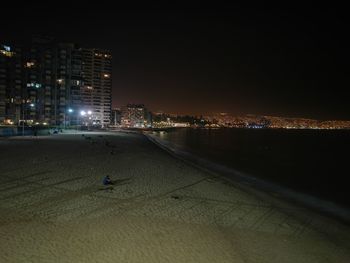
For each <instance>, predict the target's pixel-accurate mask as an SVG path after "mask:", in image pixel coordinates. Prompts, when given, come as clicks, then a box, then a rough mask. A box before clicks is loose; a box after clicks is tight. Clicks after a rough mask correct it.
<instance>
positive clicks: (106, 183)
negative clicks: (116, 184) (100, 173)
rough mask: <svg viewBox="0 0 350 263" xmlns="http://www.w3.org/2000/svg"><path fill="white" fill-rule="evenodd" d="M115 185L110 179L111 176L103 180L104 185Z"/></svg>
mask: <svg viewBox="0 0 350 263" xmlns="http://www.w3.org/2000/svg"><path fill="white" fill-rule="evenodd" d="M111 184H113V182H112V180H111V178H109V175H107V176H105V178H103V185H111Z"/></svg>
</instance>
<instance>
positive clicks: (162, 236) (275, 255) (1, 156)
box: [0, 132, 350, 263]
mask: <svg viewBox="0 0 350 263" xmlns="http://www.w3.org/2000/svg"><path fill="white" fill-rule="evenodd" d="M0 147H1V151H0V166H1V168H2V169H1V173H0V175H1V176H0V250H1V251H2V253H0V261H1V262H26V261H28V258H30V259H31V260H32V261H33V262H34V261H35V262H56V261H59V262H90V261H94V262H104V263H105V262H111V263H112V262H116V261H117V262H135V263H136V262H142V263H148V262H149V263H153V262H174V263H175V262H176V263H177V262H184V263H185V262H186V263H189V262H201V263H214V262H220V263H222V262H227V263H228V262H247V263H279V262H283V263H295V262H300V263H323V262H339V263H347V262H349V260H350V247H349V244H350V242H349V240H350V235H349V233H350V229H349V227H347V226H345V225H343V224H340V223H338V222H336V221H334V220H331V219H329V218H326V217H322V216H319V215H316V214H314V213H311V212H310V211H308V210H306V209H302V208H300V207H296V206H292V205H289V204H287V203H286V202H284V201H279V203H277V202H275V203H274V202H273V201H271V200H270V199H271V198H270V199H269V198H265V197H263V196H257V195H254V194H252V192H251V191H244V189H243V188H244V187H243V188H242V187H240V186H239V185H237V184H233V183H230V182H229V181H228V180H224V178H223V177H219V176H217V175H215V174H213V173H212V172H210V171H204V170H203V169H199V167H195V166H194V165H193V164H189V163H186V162H185V161H183V160H179V159H178V158H174V156H172V155H170V154H169V153H167V152H165V151H164V150H163V149H161V148H160V147H159V146H157V145H155V144H154V143H152V142H150V141H149V139H147V138H146V137H145V136H144V135H142V134H140V133H123V132H82V133H78V134H76V133H72V134H68V133H66V134H58V135H55V136H40V137H38V138H31V137H25V138H11V139H9V140H6V142H5V141H1V142H0ZM105 175H110V177H111V179H112V181H113V182H114V185H113V186H112V187H104V186H103V185H102V179H103V177H104V176H105ZM243 186H244V185H243ZM276 200H277V201H278V199H276ZM294 215H296V217H295V216H294ZM297 215H304V216H305V218H302V219H301V218H298V217H297ZM18 248H21V249H18Z"/></svg>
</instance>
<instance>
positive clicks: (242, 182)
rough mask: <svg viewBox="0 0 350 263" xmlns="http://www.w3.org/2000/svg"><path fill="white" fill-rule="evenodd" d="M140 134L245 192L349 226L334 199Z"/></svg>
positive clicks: (348, 213)
mask: <svg viewBox="0 0 350 263" xmlns="http://www.w3.org/2000/svg"><path fill="white" fill-rule="evenodd" d="M143 134H144V135H145V137H146V138H147V139H148V140H150V141H151V142H152V143H154V144H156V145H157V146H158V147H160V148H161V149H163V150H164V151H166V152H168V153H169V154H170V155H172V156H173V157H175V158H178V159H180V160H182V161H184V162H186V163H187V164H189V165H193V166H194V167H196V168H198V169H200V170H203V171H206V172H210V173H213V174H215V175H216V176H218V177H220V178H222V179H225V180H228V181H230V182H231V183H233V184H236V185H238V186H239V187H240V188H242V189H243V190H245V191H247V192H250V193H252V194H255V195H258V196H259V195H262V196H264V197H265V198H269V199H272V201H273V200H276V198H277V197H281V198H282V199H284V200H282V201H285V202H288V203H291V204H292V205H297V206H302V207H305V208H309V209H312V210H313V211H314V212H316V213H319V214H320V215H324V216H329V217H331V218H333V219H336V220H339V221H341V222H343V223H345V224H347V225H350V210H349V209H346V208H345V207H343V206H340V205H338V204H336V203H334V202H331V201H328V200H323V199H320V198H318V197H314V196H311V195H307V194H304V193H300V192H296V191H293V190H291V189H288V188H286V187H282V186H279V185H277V184H274V183H272V182H268V181H264V180H262V179H259V178H256V177H254V176H251V175H248V174H244V173H242V172H240V171H238V170H234V169H232V168H229V167H227V166H224V165H221V164H217V163H214V162H211V161H209V160H207V159H204V158H201V157H199V156H195V155H193V154H191V153H189V152H186V151H183V150H181V149H179V148H178V147H176V146H175V145H174V144H172V143H171V142H168V141H166V140H163V139H161V138H159V136H157V135H151V134H150V133H143Z"/></svg>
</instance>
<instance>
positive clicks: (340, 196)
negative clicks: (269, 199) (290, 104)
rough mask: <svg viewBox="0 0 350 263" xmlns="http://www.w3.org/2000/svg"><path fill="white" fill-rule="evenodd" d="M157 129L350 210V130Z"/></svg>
mask: <svg viewBox="0 0 350 263" xmlns="http://www.w3.org/2000/svg"><path fill="white" fill-rule="evenodd" d="M154 134H156V136H158V137H159V139H161V140H163V141H166V142H167V143H169V144H171V145H173V146H174V147H176V149H180V150H181V151H183V152H186V153H189V154H190V155H191V156H195V157H198V158H201V159H202V160H206V161H208V163H212V164H218V165H220V166H222V167H226V168H229V169H232V170H233V171H239V172H241V173H242V174H244V175H247V177H250V178H256V179H258V181H261V182H267V183H271V184H272V185H275V186H278V187H280V188H281V189H285V190H291V191H292V192H294V193H300V194H302V195H303V196H306V197H312V198H314V200H323V201H327V202H330V203H331V204H336V205H339V206H341V207H342V208H345V209H347V210H350V191H349V189H350V187H349V183H348V181H349V180H348V178H349V175H350V158H349V156H350V154H349V153H350V130H314V129H312V130H311V129H310V130H308V129H302V130H297V129H243V128H242V129H240V128H218V129H204V128H179V129H173V130H167V131H161V132H155V133H154Z"/></svg>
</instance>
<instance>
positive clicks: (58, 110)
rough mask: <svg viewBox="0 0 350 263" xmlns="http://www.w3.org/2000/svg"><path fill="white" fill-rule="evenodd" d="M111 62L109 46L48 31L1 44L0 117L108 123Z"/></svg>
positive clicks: (15, 120)
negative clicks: (89, 45)
mask: <svg viewBox="0 0 350 263" xmlns="http://www.w3.org/2000/svg"><path fill="white" fill-rule="evenodd" d="M111 67H112V65H111V54H110V52H107V51H102V50H98V49H82V48H80V47H78V46H77V45H75V44H71V43H57V42H56V41H55V40H54V39H53V38H50V37H42V36H39V37H37V36H35V37H33V38H32V41H31V44H30V45H29V46H26V47H23V48H14V47H10V46H7V45H1V46H0V123H9V124H11V123H14V124H15V123H16V124H18V123H20V120H24V121H25V123H27V124H36V123H37V124H39V123H40V124H50V125H55V126H66V125H79V124H89V123H90V122H91V124H97V125H99V126H106V125H108V124H109V123H110V116H111V115H110V114H111V89H112V80H111V76H112V68H111ZM83 111H86V112H87V113H89V114H86V116H83V115H80V113H81V112H83Z"/></svg>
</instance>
